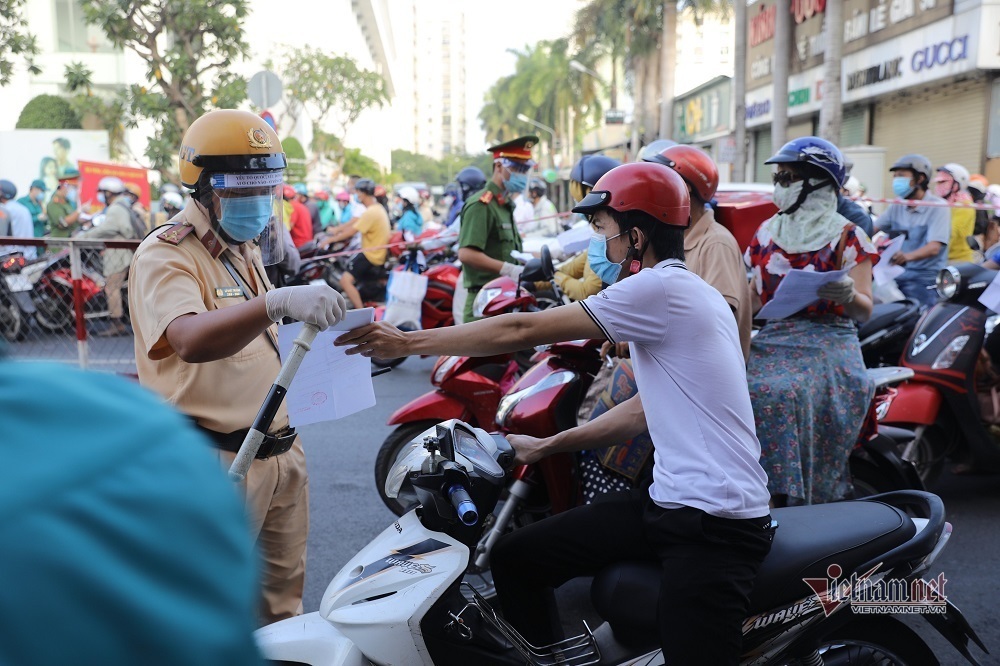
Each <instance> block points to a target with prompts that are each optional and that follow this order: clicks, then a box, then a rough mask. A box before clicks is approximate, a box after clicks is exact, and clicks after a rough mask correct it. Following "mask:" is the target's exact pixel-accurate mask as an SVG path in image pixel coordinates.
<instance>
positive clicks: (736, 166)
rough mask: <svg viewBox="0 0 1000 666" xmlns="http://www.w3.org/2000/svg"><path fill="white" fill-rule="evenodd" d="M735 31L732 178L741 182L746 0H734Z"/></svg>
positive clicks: (743, 176) (744, 147) (744, 144)
mask: <svg viewBox="0 0 1000 666" xmlns="http://www.w3.org/2000/svg"><path fill="white" fill-rule="evenodd" d="M733 21H734V23H735V25H734V26H733V28H734V30H735V31H736V44H735V48H734V49H733V62H734V63H735V67H734V70H733V104H734V109H733V118H734V122H735V125H736V127H735V128H734V137H733V139H734V141H735V143H736V155H735V158H734V160H735V161H734V163H733V180H734V181H736V182H737V183H741V182H743V181H745V180H746V177H747V175H746V173H747V113H746V111H747V107H746V99H747V68H746V61H747V28H748V26H747V0H736V12H735V16H734V17H733Z"/></svg>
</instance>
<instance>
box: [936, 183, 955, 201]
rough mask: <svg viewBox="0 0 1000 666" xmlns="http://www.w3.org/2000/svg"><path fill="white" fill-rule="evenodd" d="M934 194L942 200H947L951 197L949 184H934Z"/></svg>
mask: <svg viewBox="0 0 1000 666" xmlns="http://www.w3.org/2000/svg"><path fill="white" fill-rule="evenodd" d="M934 193H935V194H937V195H938V196H939V197H941V198H942V199H947V198H948V197H950V196H951V183H935V184H934Z"/></svg>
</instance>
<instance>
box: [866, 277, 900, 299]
mask: <svg viewBox="0 0 1000 666" xmlns="http://www.w3.org/2000/svg"><path fill="white" fill-rule="evenodd" d="M872 298H874V299H875V302H876V303H895V302H896V301H901V300H903V299H905V298H906V296H905V295H904V294H903V292H901V291H900V290H899V287H898V286H896V281H895V280H888V281H886V282H880V281H878V280H875V281H873V282H872Z"/></svg>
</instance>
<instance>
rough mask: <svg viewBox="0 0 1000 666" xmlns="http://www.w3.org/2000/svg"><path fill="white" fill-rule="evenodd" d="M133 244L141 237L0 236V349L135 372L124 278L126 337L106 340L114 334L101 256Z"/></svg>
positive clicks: (18, 356) (35, 357) (17, 354)
mask: <svg viewBox="0 0 1000 666" xmlns="http://www.w3.org/2000/svg"><path fill="white" fill-rule="evenodd" d="M138 245H139V241H138V240H131V241H126V240H119V241H100V240H79V239H76V238H48V237H46V238H15V237H10V236H0V282H2V284H0V346H3V347H4V348H5V351H6V353H7V355H8V356H9V357H11V358H13V359H15V360H16V359H32V360H47V361H56V362H60V363H67V364H71V365H76V366H79V367H80V368H89V369H92V370H101V371H107V372H115V373H119V374H126V375H134V374H135V372H136V367H135V352H134V346H133V344H134V340H133V336H132V329H131V325H130V323H129V318H128V281H127V278H126V279H125V281H124V284H122V288H121V291H120V294H121V298H122V306H123V317H122V319H121V321H122V323H123V324H124V325H125V332H124V333H121V334H117V335H108V333H111V332H117V331H115V326H114V322H113V321H112V319H111V317H110V314H109V307H108V293H107V287H108V279H107V276H105V274H104V270H103V264H104V261H103V254H104V251H105V250H108V249H125V250H134V249H135V248H136V247H138ZM32 251H34V253H35V254H36V255H37V256H35V257H32V256H31V255H32V253H33V252H32ZM113 282H114V280H112V285H113Z"/></svg>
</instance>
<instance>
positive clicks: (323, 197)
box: [314, 190, 330, 201]
mask: <svg viewBox="0 0 1000 666" xmlns="http://www.w3.org/2000/svg"><path fill="white" fill-rule="evenodd" d="M314 196H315V197H316V198H317V199H319V200H320V201H329V200H330V193H329V192H327V191H326V190H320V191H319V192H317V193H316V194H315V195H314Z"/></svg>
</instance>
